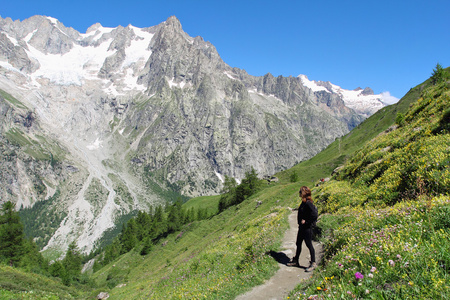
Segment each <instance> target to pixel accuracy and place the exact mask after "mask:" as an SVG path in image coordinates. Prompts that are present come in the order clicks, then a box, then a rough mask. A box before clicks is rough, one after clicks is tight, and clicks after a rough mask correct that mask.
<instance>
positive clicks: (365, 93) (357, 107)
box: [298, 75, 386, 117]
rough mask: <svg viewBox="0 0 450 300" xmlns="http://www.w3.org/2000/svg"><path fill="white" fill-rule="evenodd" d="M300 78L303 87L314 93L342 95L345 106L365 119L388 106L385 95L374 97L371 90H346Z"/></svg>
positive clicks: (328, 83) (322, 82)
mask: <svg viewBox="0 0 450 300" xmlns="http://www.w3.org/2000/svg"><path fill="white" fill-rule="evenodd" d="M298 77H299V78H300V79H301V81H302V83H303V85H304V86H305V87H307V88H309V89H310V90H311V91H313V92H314V93H318V92H326V93H335V94H338V95H340V96H341V97H342V100H343V101H344V103H345V106H347V107H349V108H351V109H353V110H354V111H356V112H357V113H359V114H361V115H363V116H365V117H369V116H371V115H372V114H374V113H375V112H376V111H378V110H379V109H381V108H383V107H385V106H386V103H385V102H384V101H383V98H384V97H383V94H377V95H374V93H373V91H372V89H370V88H365V89H364V90H363V89H362V88H356V89H354V90H346V89H343V88H341V87H340V86H337V85H335V84H332V83H331V82H324V81H314V80H309V79H308V77H307V76H306V75H299V76H298Z"/></svg>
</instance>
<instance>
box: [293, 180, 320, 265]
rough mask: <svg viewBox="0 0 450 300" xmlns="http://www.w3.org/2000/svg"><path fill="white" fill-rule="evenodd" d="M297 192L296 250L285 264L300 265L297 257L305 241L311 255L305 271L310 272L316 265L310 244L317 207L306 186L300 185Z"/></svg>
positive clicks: (313, 251) (312, 247) (314, 253)
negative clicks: (299, 200)
mask: <svg viewBox="0 0 450 300" xmlns="http://www.w3.org/2000/svg"><path fill="white" fill-rule="evenodd" d="M298 193H299V196H300V198H301V199H302V202H301V203H300V206H299V208H298V215H297V222H298V233H297V243H296V244H297V251H296V253H295V256H294V257H293V258H292V259H291V261H290V262H289V263H287V265H288V266H290V267H300V264H299V263H298V259H299V257H300V253H301V252H302V243H303V241H305V244H306V247H308V249H309V253H310V255H311V262H310V264H309V267H307V268H306V270H305V271H306V272H311V271H312V270H314V269H315V268H316V266H317V264H316V252H315V250H314V246H313V244H312V233H313V226H314V224H315V222H316V221H317V209H316V207H315V206H314V204H313V200H312V198H311V190H310V189H309V188H308V187H306V186H302V187H301V188H300V191H299V192H298Z"/></svg>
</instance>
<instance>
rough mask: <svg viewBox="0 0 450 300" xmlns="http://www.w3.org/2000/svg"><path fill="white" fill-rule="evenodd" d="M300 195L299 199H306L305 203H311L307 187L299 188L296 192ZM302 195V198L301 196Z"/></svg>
mask: <svg viewBox="0 0 450 300" xmlns="http://www.w3.org/2000/svg"><path fill="white" fill-rule="evenodd" d="M298 192H299V193H300V196H301V197H304V198H306V201H311V202H312V201H313V200H312V197H311V190H310V189H309V188H308V187H307V186H302V187H301V188H300V191H298ZM302 192H303V193H302ZM303 194H304V196H303Z"/></svg>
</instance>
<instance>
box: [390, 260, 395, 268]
mask: <svg viewBox="0 0 450 300" xmlns="http://www.w3.org/2000/svg"><path fill="white" fill-rule="evenodd" d="M389 265H390V266H392V267H393V266H395V262H394V261H393V260H392V259H390V260H389Z"/></svg>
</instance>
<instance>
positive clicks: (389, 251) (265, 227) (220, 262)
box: [0, 67, 450, 299]
mask: <svg viewBox="0 0 450 300" xmlns="http://www.w3.org/2000/svg"><path fill="white" fill-rule="evenodd" d="M446 72H448V70H440V69H439V68H438V67H436V70H434V72H433V74H432V78H430V79H429V80H427V81H426V82H425V83H423V84H421V85H419V86H417V87H415V88H413V89H411V90H410V91H409V92H408V93H407V94H406V95H405V97H403V98H402V100H401V101H400V102H399V103H397V104H395V105H392V106H389V107H386V108H384V109H382V110H380V111H379V112H377V113H376V114H375V115H373V116H372V117H370V118H369V119H367V120H366V121H365V122H363V123H362V124H360V125H359V126H357V127H356V128H355V129H354V130H353V131H352V132H350V133H349V134H348V135H346V136H344V137H342V138H339V139H337V140H336V141H335V142H334V143H332V144H331V145H329V146H328V147H327V148H326V149H325V150H324V151H322V152H321V153H320V154H318V155H317V156H315V157H314V158H312V159H310V160H308V161H305V162H302V163H300V164H298V165H297V166H295V167H293V168H292V169H289V170H286V171H284V172H281V173H279V174H276V176H277V177H278V178H279V179H280V180H279V182H277V183H271V184H270V185H268V184H267V182H263V181H259V180H253V178H254V177H255V176H254V175H256V174H253V173H254V172H252V171H250V172H249V173H248V174H247V176H246V180H243V181H242V183H241V184H240V185H237V183H236V182H235V181H234V180H233V179H232V178H227V179H226V184H225V188H224V191H223V194H222V195H221V196H214V197H202V198H197V199H191V200H189V201H188V202H187V203H185V204H181V202H176V203H173V204H171V205H168V206H167V207H166V208H164V209H163V208H162V207H161V208H155V209H154V211H151V212H149V213H143V212H140V213H139V214H138V215H137V216H136V217H134V218H132V219H130V220H129V221H128V222H127V223H126V224H125V226H124V227H123V229H122V232H121V233H120V234H119V236H118V237H117V238H116V239H115V240H114V242H113V243H112V244H111V245H110V246H108V247H105V248H104V251H101V252H100V251H99V252H98V253H93V254H92V256H91V257H96V258H97V262H96V265H95V266H94V272H92V271H91V273H89V274H90V275H89V276H90V277H89V279H90V281H89V284H83V280H84V279H83V278H82V277H79V276H80V275H79V273H76V274H73V275H72V276H73V277H72V278H73V280H72V281H71V282H70V283H69V284H71V285H75V286H79V287H80V288H79V289H78V293H80V294H82V295H83V296H85V297H87V295H89V296H92V295H94V294H95V293H94V292H97V291H100V290H102V291H107V292H109V293H110V295H111V297H110V298H109V299H178V298H182V299H199V298H203V299H205V298H206V299H233V298H234V297H235V296H236V295H238V294H241V293H243V292H245V291H247V290H248V289H250V288H251V287H252V286H255V285H258V284H261V283H262V282H263V281H264V280H265V279H267V278H269V277H270V276H272V275H273V274H274V272H275V270H276V268H277V263H276V262H275V261H274V260H273V258H272V257H270V256H269V255H268V253H269V252H270V251H279V247H280V240H281V238H282V236H283V233H284V231H285V230H286V228H287V216H288V215H289V214H290V213H291V211H290V208H291V207H295V206H297V205H298V201H299V200H298V189H299V187H300V186H301V185H307V186H315V188H314V189H313V197H314V199H315V201H316V204H317V206H318V208H319V213H320V215H321V217H320V219H319V221H318V226H319V227H320V228H321V232H322V236H321V237H320V238H321V240H322V241H323V243H324V245H325V260H324V261H323V263H322V264H321V266H320V268H319V269H317V270H316V271H315V272H314V276H313V278H312V279H311V280H309V281H307V282H304V283H302V284H301V285H300V286H298V287H297V288H296V290H294V291H293V292H292V293H291V296H290V297H291V299H292V298H301V299H303V298H308V297H310V296H312V295H316V296H315V298H316V299H326V298H332V299H333V298H337V299H353V298H361V299H440V298H449V297H450V287H449V286H450V275H449V274H450V273H449V266H450V260H449V257H450V242H449V239H448V236H449V234H450V198H449V194H450V181H449V180H450V179H449V178H450V173H449V172H450V171H449V167H450V162H449V157H450V146H449V145H450V133H449V115H450V113H449V109H448V107H449V106H450V105H449V104H450V95H449V83H448V82H447V80H446V79H445V78H447V77H446V76H447V73H446ZM435 74H440V75H435ZM436 76H437V77H436ZM440 78H444V79H443V80H442V79H440ZM435 79H436V80H435ZM338 167H339V168H338ZM327 177H331V180H329V181H328V180H327V181H326V182H323V183H322V182H320V181H319V179H320V178H327ZM316 184H317V185H318V186H316ZM205 207H208V213H206V214H204V215H203V216H202V217H199V212H200V211H201V210H200V208H203V209H204V208H205ZM116 246H117V247H116ZM114 247H116V248H114ZM69 250H70V249H69ZM72 250H73V251H74V253H73V255H69V257H72V258H71V261H72V262H73V263H74V267H73V268H74V269H75V270H78V269H79V266H80V264H79V259H78V258H77V254H76V249H72ZM74 257H75V258H77V259H74ZM17 266H18V267H20V265H17ZM55 268H56V267H55ZM21 270H22V269H16V268H9V267H6V266H3V267H2V270H1V272H2V273H1V274H0V278H3V276H1V275H2V274H7V272H12V271H14V272H22V271H21ZM20 274H24V275H23V276H25V277H26V278H28V279H30V278H32V276H29V275H27V274H26V273H23V272H22V273H20ZM27 276H28V277H27ZM86 276H87V275H86ZM8 278H10V276H9V277H8ZM86 281H87V279H86ZM52 282H55V286H54V289H52V290H51V292H47V291H48V290H44V289H43V288H42V289H39V288H36V291H37V292H38V293H39V295H46V296H48V295H53V294H58V295H63V293H65V292H66V291H67V294H69V295H71V296H73V297H77V294H74V293H72V292H68V291H69V290H68V289H69V288H67V287H65V286H64V285H63V284H62V283H63V282H64V278H63V277H58V278H56V280H53V281H52ZM64 283H67V282H64ZM58 284H59V285H58ZM82 284H83V285H82ZM92 286H95V290H94V289H93V288H92ZM2 289H3V290H4V292H6V290H7V291H8V293H15V295H16V294H18V293H20V292H21V291H23V290H25V289H26V287H25V286H24V285H22V284H21V283H19V282H16V281H14V282H12V283H11V282H9V283H8V285H2ZM61 297H63V298H64V297H66V296H61ZM30 299H31V298H30Z"/></svg>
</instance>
